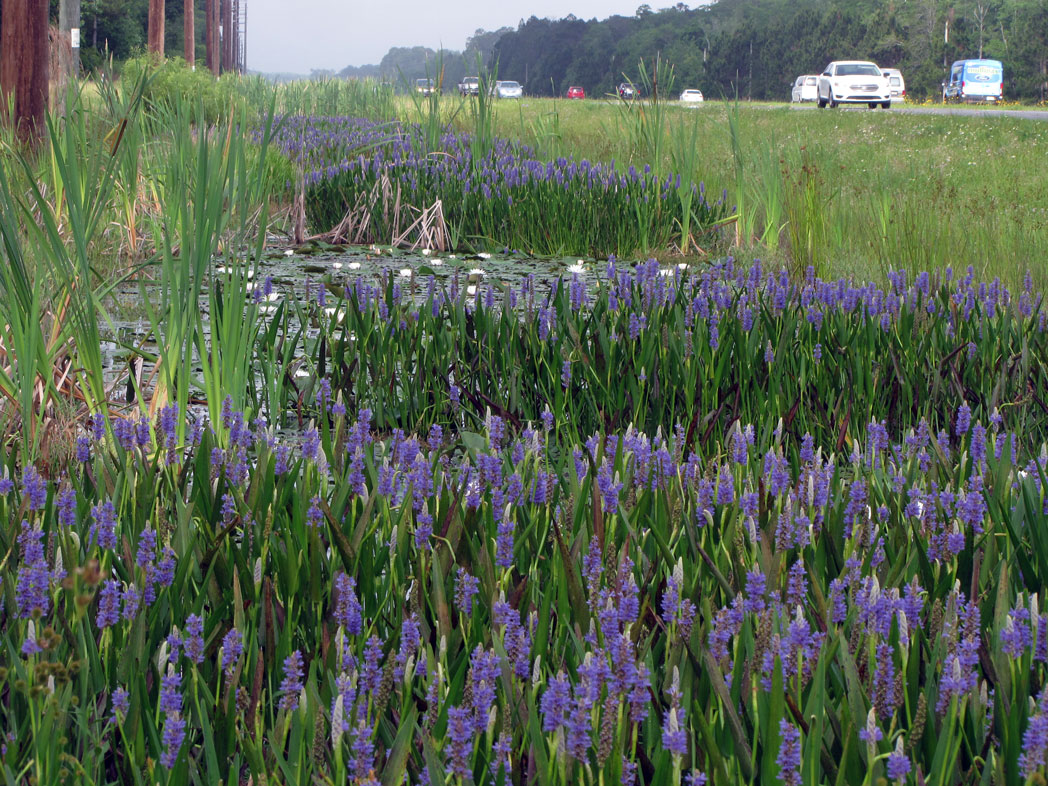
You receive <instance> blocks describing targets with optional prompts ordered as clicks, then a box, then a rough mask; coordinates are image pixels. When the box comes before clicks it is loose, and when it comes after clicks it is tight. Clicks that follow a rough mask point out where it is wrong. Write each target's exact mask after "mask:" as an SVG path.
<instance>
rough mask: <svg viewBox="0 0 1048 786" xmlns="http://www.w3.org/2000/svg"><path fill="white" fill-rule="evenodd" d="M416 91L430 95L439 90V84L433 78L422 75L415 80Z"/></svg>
mask: <svg viewBox="0 0 1048 786" xmlns="http://www.w3.org/2000/svg"><path fill="white" fill-rule="evenodd" d="M415 92H416V93H421V94H422V95H424V96H430V95H433V94H434V93H435V92H437V85H436V83H434V81H433V80H432V79H426V78H425V77H422V78H421V79H416V80H415Z"/></svg>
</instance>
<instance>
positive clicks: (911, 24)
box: [495, 0, 1048, 100]
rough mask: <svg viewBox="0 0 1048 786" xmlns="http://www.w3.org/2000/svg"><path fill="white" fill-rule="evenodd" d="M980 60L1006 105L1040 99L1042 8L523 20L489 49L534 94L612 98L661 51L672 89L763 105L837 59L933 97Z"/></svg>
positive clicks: (1047, 10)
mask: <svg viewBox="0 0 1048 786" xmlns="http://www.w3.org/2000/svg"><path fill="white" fill-rule="evenodd" d="M947 20H949V41H948V42H946V41H944V39H945V38H946V36H945V28H946V23H947ZM980 52H982V55H983V56H985V57H995V58H997V59H999V60H1001V61H1002V62H1003V63H1004V69H1005V96H1006V97H1007V98H1009V99H1016V98H1018V99H1024V100H1044V99H1045V97H1046V95H1048V3H1046V2H1045V1H1044V0H1034V2H1020V1H1018V0H1003V1H1002V2H998V3H980V2H970V3H965V4H963V5H962V6H956V5H954V4H953V3H948V2H940V0H922V1H921V2H911V3H893V2H886V0H864V1H863V2H860V3H855V2H838V1H837V0H802V1H801V2H796V1H795V0H718V2H716V3H713V4H711V5H708V6H703V7H701V8H698V9H695V10H688V8H687V6H686V5H684V4H678V5H677V6H676V7H674V8H667V9H663V10H660V11H657V12H656V11H652V10H651V8H650V6H647V5H643V6H641V7H640V8H638V9H637V14H636V16H634V17H622V16H615V17H611V18H610V19H606V20H600V21H598V20H591V21H582V20H580V19H575V18H573V17H569V18H566V19H561V20H555V21H551V20H548V19H537V18H535V17H532V18H531V19H529V20H527V21H526V22H524V23H523V24H522V25H521V26H520V27H519V28H518V29H517V30H516V32H513V33H510V34H508V35H505V36H503V37H502V38H500V39H499V43H498V45H497V46H496V48H495V55H496V56H497V58H498V63H499V72H500V73H501V74H504V75H505V76H506V78H509V79H519V80H525V79H526V80H527V85H526V87H527V90H528V92H530V93H533V94H535V95H562V94H563V93H564V92H565V91H566V90H567V88H568V85H576V84H577V85H582V86H584V87H585V88H586V91H587V93H588V94H591V95H596V94H600V93H611V92H612V91H613V89H614V86H615V85H616V84H617V83H619V82H621V81H622V79H623V78H624V77H626V78H630V79H632V80H634V81H640V76H639V73H638V71H637V63H638V61H640V60H641V59H649V60H650V59H651V58H652V57H654V55H655V54H656V53H661V54H662V56H663V58H665V59H666V60H668V61H669V62H670V63H673V64H674V65H675V66H676V69H677V77H678V85H679V86H682V87H697V88H700V89H701V90H703V91H704V92H706V93H707V94H708V95H712V96H719V95H728V96H732V95H735V94H736V93H737V94H738V95H739V96H742V97H745V98H754V99H772V100H788V99H789V95H790V86H791V85H792V84H793V80H794V78H795V77H796V76H797V75H798V74H810V73H819V72H820V71H821V70H822V68H823V67H824V66H825V65H826V63H828V62H829V61H831V60H835V59H870V60H874V61H876V62H877V63H879V64H880V65H881V66H883V67H897V68H900V69H902V71H903V74H904V75H905V77H906V83H907V90H908V93H909V94H910V95H911V96H914V97H918V98H922V97H925V96H930V97H933V98H938V97H939V96H940V95H941V91H940V83H941V82H942V80H943V78H944V76H945V73H946V71H945V65H946V64H948V63H949V62H952V61H953V60H959V59H962V58H971V57H978V56H979V54H980Z"/></svg>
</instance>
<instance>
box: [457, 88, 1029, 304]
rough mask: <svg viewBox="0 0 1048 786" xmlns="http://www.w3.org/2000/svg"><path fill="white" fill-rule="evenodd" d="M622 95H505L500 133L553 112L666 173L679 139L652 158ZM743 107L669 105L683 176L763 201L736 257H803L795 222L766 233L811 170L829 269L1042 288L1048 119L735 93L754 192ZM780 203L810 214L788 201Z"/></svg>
mask: <svg viewBox="0 0 1048 786" xmlns="http://www.w3.org/2000/svg"><path fill="white" fill-rule="evenodd" d="M619 103H620V102H618V101H617V100H614V99H610V98H609V99H607V100H605V99H591V100H585V101H568V100H565V99H538V98H526V99H524V100H523V101H521V102H519V103H518V102H496V106H495V108H494V116H495V117H494V123H495V128H496V133H497V134H498V135H499V136H506V137H513V138H519V139H521V141H523V142H525V143H526V144H533V145H536V146H539V145H540V142H541V140H540V139H538V138H535V137H534V136H533V132H534V129H536V128H537V127H540V126H539V124H538V123H537V122H536V120H537V119H538V118H548V117H550V116H556V118H557V121H558V127H559V133H560V138H561V140H562V141H561V146H562V149H563V150H564V151H565V154H567V153H570V154H572V155H574V156H575V158H576V159H583V158H585V159H589V160H601V161H611V160H614V161H615V162H616V164H617V165H619V166H621V167H624V168H625V167H628V166H629V165H634V166H637V167H640V166H643V165H644V164H651V166H652V168H653V169H654V170H655V171H656V172H669V171H670V170H671V169H672V168H673V167H672V166H671V159H670V153H669V146H665V147H664V148H663V150H664V154H663V156H662V159H661V160H660V161H650V160H645V157H644V156H643V154H642V151H641V150H640V149H638V147H637V145H635V144H632V143H631V137H630V134H629V133H628V129H627V128H626V127H625V126H624V125H623V124H622V123H621V122H620V121H619V109H618V106H617V104H619ZM733 107H734V105H733V104H731V103H730V102H724V101H707V102H706V103H705V104H703V105H701V106H698V107H680V106H674V105H672V104H671V105H670V106H669V107H668V109H670V110H672V111H669V112H668V113H667V121H666V126H667V132H666V133H667V134H669V135H672V134H674V133H678V131H677V129H679V128H680V127H681V126H685V127H687V126H690V125H692V124H695V125H696V126H697V134H696V138H697V139H698V144H699V146H700V148H701V153H700V154H699V155H696V156H695V158H694V171H693V172H691V173H688V172H681V173H680V174H682V176H684V177H687V176H688V175H689V174H690V175H691V177H693V178H694V179H696V180H703V181H705V183H706V186H707V189H709V190H710V191H712V192H714V193H719V192H720V191H721V190H722V189H727V190H728V194H729V202H732V203H741V204H744V205H745V206H746V209H747V210H749V211H753V215H752V216H750V217H746V216H743V217H742V220H741V223H742V224H746V223H747V222H748V223H749V224H750V225H751V226H752V227H753V236H751V237H741V238H740V240H741V241H742V243H741V248H739V249H738V250H736V252H735V253H736V255H737V256H741V257H744V258H745V257H748V256H760V257H761V258H763V259H765V261H769V262H785V263H787V264H793V263H797V264H798V265H799V264H800V263H799V261H798V260H800V259H803V258H804V255H803V254H801V253H798V252H797V251H796V250H795V249H794V248H793V245H792V243H790V242H789V232H788V231H784V232H783V233H782V235H783V236H784V237H782V238H780V237H779V236H777V233H769V232H768V231H767V230H768V227H767V224H768V223H769V222H768V221H767V219H768V215H766V211H767V205H768V203H769V201H770V200H769V199H768V198H767V192H768V191H769V190H772V189H774V190H781V191H783V198H784V199H786V200H787V202H788V201H789V200H791V199H794V200H796V199H803V198H805V195H804V193H803V191H804V190H803V189H800V190H799V191H798V189H796V188H791V187H790V184H794V185H795V184H796V183H797V182H798V179H799V178H802V177H807V178H808V179H809V180H811V181H813V182H814V183H815V185H816V186H817V188H818V192H819V194H820V195H821V197H822V202H821V203H820V205H819V207H820V212H821V214H822V215H821V216H820V220H821V221H822V222H824V226H823V230H824V233H823V234H824V238H823V241H822V242H823V243H824V244H825V248H824V249H823V251H824V253H823V256H824V257H825V259H826V264H827V266H828V268H827V270H826V271H825V272H826V273H827V274H834V275H846V274H855V275H857V276H873V277H875V278H879V279H883V277H884V274H885V272H886V271H887V270H889V269H897V268H903V267H905V268H909V269H916V268H917V267H919V268H921V269H941V268H945V267H948V266H952V267H953V268H955V269H965V268H967V267H968V266H969V265H971V266H973V267H974V269H975V271H976V273H977V274H978V275H981V276H988V277H990V278H992V277H994V276H1000V277H1001V278H1002V280H1004V281H1007V282H1008V283H1010V284H1011V285H1016V284H1017V283H1018V282H1020V281H1021V279H1022V277H1023V275H1024V274H1025V272H1026V270H1027V269H1030V270H1031V272H1032V274H1033V275H1034V280H1035V283H1036V284H1037V285H1038V286H1043V285H1044V284H1045V282H1046V281H1048V272H1046V271H1045V269H1044V266H1042V265H1038V264H1037V262H1036V261H1037V260H1038V259H1044V258H1045V255H1046V252H1048V210H1046V209H1045V207H1044V205H1043V199H1042V196H1041V195H1042V194H1043V193H1044V187H1045V174H1044V167H1043V166H1042V165H1041V162H1043V161H1044V160H1045V158H1046V156H1048V124H1044V123H1040V122H1038V121H1034V120H1028V119H1024V118H1011V117H999V116H987V117H965V116H928V115H908V114H902V113H898V112H895V113H893V112H890V111H888V112H884V111H881V110H877V111H870V110H865V109H863V110H851V109H849V110H842V111H834V112H830V111H824V112H820V111H818V110H808V109H804V110H797V109H792V108H790V107H787V106H784V105H774V104H756V105H749V104H739V105H738V108H737V112H738V127H739V145H740V150H741V155H742V158H743V162H742V163H743V167H744V177H743V185H744V188H745V189H746V193H745V194H744V195H743V196H744V198H743V199H739V198H738V197H739V193H738V191H737V188H736V175H735V171H734V163H733V155H732V147H731V136H730V133H729V115H730V113H731V112H732V111H734V110H733ZM463 130H468V129H467V128H466V127H465V126H464V127H463ZM645 149H650V146H648V147H646V148H645ZM775 160H777V161H778V163H779V175H780V177H781V181H780V182H779V183H773V182H771V178H770V175H771V171H769V166H768V162H769V161H775ZM806 166H807V167H808V169H809V171H808V173H807V174H805V173H804V172H803V171H802V170H803V169H804V167H806ZM809 196H810V195H809ZM782 212H783V213H785V214H786V215H791V214H792V215H796V214H801V213H804V211H801V210H799V209H798V208H797V207H796V206H792V207H791V206H790V205H788V204H787V205H785V206H783V210H782ZM809 213H810V211H809ZM776 220H779V221H781V218H779V217H778V216H776ZM761 237H764V238H765V240H764V242H759V239H760V238H761ZM783 241H785V242H783Z"/></svg>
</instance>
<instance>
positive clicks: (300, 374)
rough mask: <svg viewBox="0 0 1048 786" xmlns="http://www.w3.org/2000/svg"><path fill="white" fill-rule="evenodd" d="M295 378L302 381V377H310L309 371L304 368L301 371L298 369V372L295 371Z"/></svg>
mask: <svg viewBox="0 0 1048 786" xmlns="http://www.w3.org/2000/svg"><path fill="white" fill-rule="evenodd" d="M295 376H296V377H298V378H300V379H301V378H302V377H308V376H309V371H307V370H306V369H304V368H299V369H296V370H295Z"/></svg>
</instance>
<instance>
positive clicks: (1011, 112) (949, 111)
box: [790, 104, 1048, 120]
mask: <svg viewBox="0 0 1048 786" xmlns="http://www.w3.org/2000/svg"><path fill="white" fill-rule="evenodd" d="M816 108H817V107H816V106H815V104H790V109H798V110H805V111H807V110H809V109H816ZM842 109H843V110H851V111H855V110H863V109H866V105H865V104H863V105H858V104H856V105H855V106H842V107H838V109H836V110H830V109H827V110H826V111H840V110H842ZM866 111H869V110H868V109H867V110H866ZM877 111H880V110H877ZM891 111H892V112H903V113H905V114H908V115H962V116H965V117H1025V118H1027V119H1029V120H1048V110H1045V109H975V108H974V107H963V106H893V107H892V108H891Z"/></svg>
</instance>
